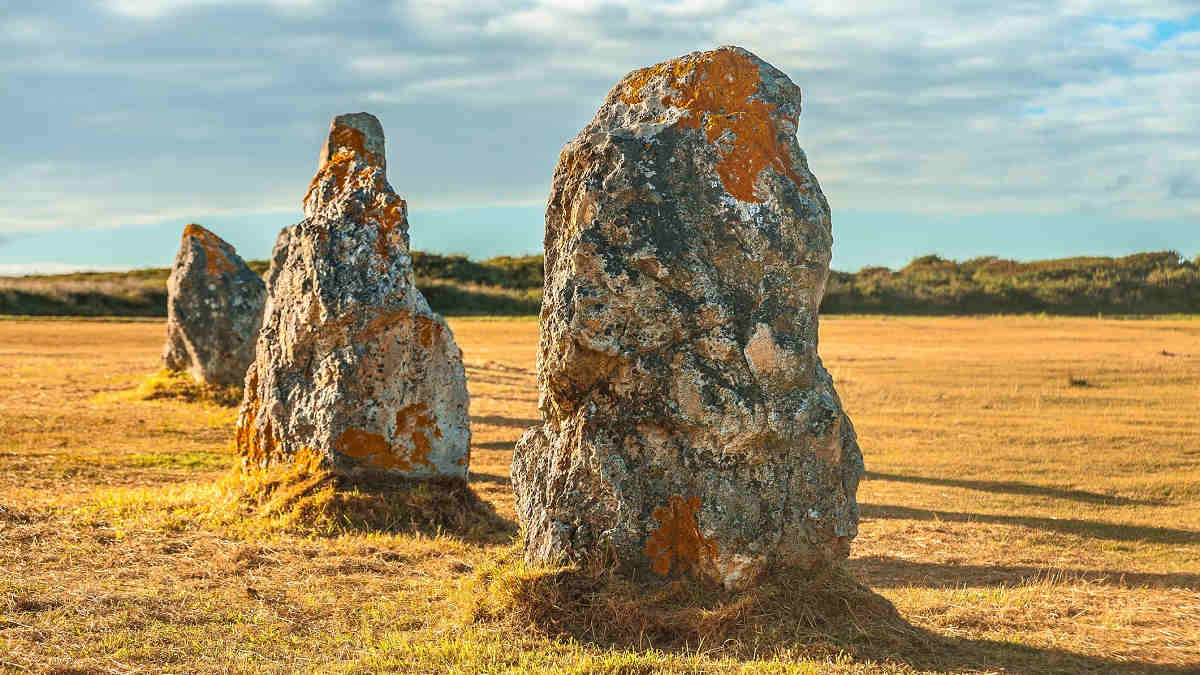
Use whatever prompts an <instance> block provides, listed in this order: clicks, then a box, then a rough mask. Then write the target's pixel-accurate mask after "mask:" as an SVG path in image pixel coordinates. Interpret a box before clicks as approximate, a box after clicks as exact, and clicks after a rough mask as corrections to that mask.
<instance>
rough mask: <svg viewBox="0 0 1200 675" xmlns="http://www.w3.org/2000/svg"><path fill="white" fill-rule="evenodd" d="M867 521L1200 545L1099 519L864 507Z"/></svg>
mask: <svg viewBox="0 0 1200 675" xmlns="http://www.w3.org/2000/svg"><path fill="white" fill-rule="evenodd" d="M862 516H863V518H890V519H899V520H941V521H947V522H956V523H992V524H996V525H1019V526H1023V527H1032V528H1035V529H1039V530H1048V531H1050V532H1061V533H1063V534H1073V535H1077V536H1080V537H1088V538H1091V539H1107V540H1112V541H1150V542H1154V543H1158V544H1196V543H1200V532H1197V531H1195V530H1176V529H1173V528H1169V527H1151V526H1146V525H1122V524H1119V523H1105V522H1100V521H1096V520H1079V519H1076V518H1042V517H1037V516H1002V515H997V514H990V513H964V512H961V511H934V510H930V509H918V508H913V507H911V506H897V505H894V504H863V505H862Z"/></svg>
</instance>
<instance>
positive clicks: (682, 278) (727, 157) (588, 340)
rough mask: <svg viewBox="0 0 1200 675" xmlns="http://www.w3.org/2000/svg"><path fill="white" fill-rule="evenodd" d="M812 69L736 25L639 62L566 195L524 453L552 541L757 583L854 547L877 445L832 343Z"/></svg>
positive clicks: (519, 462) (603, 113)
mask: <svg viewBox="0 0 1200 675" xmlns="http://www.w3.org/2000/svg"><path fill="white" fill-rule="evenodd" d="M799 115H800V90H799V88H798V87H796V85H795V84H793V83H792V82H791V81H790V80H789V79H788V78H787V76H786V75H784V74H783V73H782V72H780V71H779V70H776V69H775V68H774V67H772V66H771V65H770V64H768V63H766V62H764V61H762V60H760V59H759V58H757V57H756V56H754V55H753V54H751V53H750V52H747V51H745V50H743V49H740V48H737V47H722V48H720V49H717V50H715V51H711V52H704V53H700V52H696V53H692V54H688V55H686V56H683V57H680V58H678V59H673V60H671V61H667V62H664V63H661V64H658V65H656V66H652V67H650V68H643V69H641V70H637V71H634V72H632V73H630V74H629V75H627V76H625V78H623V79H622V80H621V81H620V82H619V83H618V84H617V85H616V87H614V88H613V90H612V91H611V92H609V94H608V97H607V99H606V100H605V101H604V104H603V106H602V107H601V108H600V110H599V111H598V112H597V113H596V116H595V117H594V118H593V119H592V121H591V122H590V123H589V124H588V125H587V126H586V127H584V129H583V130H582V131H580V132H579V135H578V136H576V137H575V139H574V140H572V141H570V142H569V143H568V144H567V146H566V147H565V148H564V149H563V151H562V154H561V155H560V156H559V161H558V166H557V168H556V169H555V172H554V179H553V185H552V188H551V193H550V199H549V202H548V203H547V207H546V238H545V254H546V263H545V264H546V286H545V295H544V299H543V301H542V314H541V343H540V348H539V352H538V385H539V388H540V401H539V407H540V408H541V412H542V417H543V424H542V425H541V426H538V427H534V428H532V429H529V430H528V431H526V432H525V434H524V435H523V436H522V437H521V440H520V442H519V443H518V444H517V448H516V452H515V455H514V457H513V466H512V479H513V487H514V490H515V492H516V497H517V513H518V516H519V517H520V518H521V520H522V522H523V524H524V528H525V555H526V558H527V559H528V560H530V561H532V562H539V563H553V562H557V561H561V560H564V559H567V560H572V559H574V560H578V559H581V558H586V557H587V556H589V555H591V554H593V553H598V552H604V553H608V552H611V553H614V554H615V555H616V556H617V558H618V559H619V560H620V561H621V563H622V564H623V565H624V566H625V568H626V569H629V570H643V571H644V572H645V573H651V572H652V573H654V574H658V575H676V574H693V573H695V574H700V575H703V576H706V577H708V578H711V579H714V580H716V581H719V582H721V583H723V584H724V585H725V586H726V587H728V588H744V587H746V585H748V584H751V583H754V582H755V580H757V579H759V578H761V576H762V575H763V574H764V573H765V572H766V571H767V570H768V569H770V568H771V567H772V566H773V565H788V566H810V567H815V566H821V565H824V564H827V563H829V562H831V561H832V560H834V559H837V558H841V557H845V556H846V555H847V553H848V551H849V543H850V540H851V539H852V538H853V537H854V536H855V534H856V532H857V524H858V504H857V502H856V501H855V492H856V490H857V487H858V481H859V478H860V476H861V475H862V472H863V464H862V454H861V452H860V451H859V448H858V443H857V441H856V437H855V434H854V428H853V426H852V425H851V423H850V419H849V418H848V417H847V416H846V414H845V412H843V410H842V405H841V402H840V401H839V400H838V396H837V393H836V392H835V391H834V388H833V380H832V378H831V377H830V375H829V373H828V372H827V371H826V370H825V368H824V367H822V365H821V359H820V357H819V356H818V355H817V309H818V307H819V305H820V302H821V297H822V295H823V293H824V289H825V281H826V278H827V276H828V274H829V260H830V253H831V247H832V243H833V238H832V235H831V230H830V217H829V205H828V203H827V202H826V200H825V197H824V195H823V194H822V193H821V188H820V186H819V185H818V184H817V180H816V178H815V177H814V176H813V175H812V173H811V172H810V171H809V169H808V163H807V161H806V159H805V156H804V153H803V151H801V149H800V147H799V146H798V145H797V143H796V139H795V134H796V124H797V121H798V118H799Z"/></svg>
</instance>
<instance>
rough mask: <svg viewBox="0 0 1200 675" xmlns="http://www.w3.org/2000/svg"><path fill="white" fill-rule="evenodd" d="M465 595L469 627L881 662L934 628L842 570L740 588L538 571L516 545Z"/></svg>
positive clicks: (590, 567) (635, 645) (740, 653)
mask: <svg viewBox="0 0 1200 675" xmlns="http://www.w3.org/2000/svg"><path fill="white" fill-rule="evenodd" d="M456 599H457V601H458V605H459V607H460V610H461V611H462V613H463V616H462V618H463V620H464V621H465V622H466V623H468V624H485V625H486V624H493V625H499V626H500V627H502V628H503V629H505V630H510V631H511V630H515V631H532V632H534V633H536V634H540V635H543V636H545V637H549V638H558V639H573V640H576V641H579V642H580V643H584V644H593V645H596V646H599V647H602V648H613V649H634V650H647V649H653V650H666V651H682V652H687V653H691V652H695V651H697V650H700V651H704V652H705V653H710V654H717V653H719V654H720V655H721V656H726V657H732V658H736V659H745V658H756V659H761V658H768V659H770V658H787V659H814V658H815V659H839V658H844V657H847V656H850V657H853V658H855V659H881V660H887V659H888V658H889V655H894V654H897V653H905V654H912V653H913V652H914V647H915V648H916V651H927V650H928V647H926V644H927V639H926V637H925V636H926V635H927V633H925V632H924V631H922V630H920V629H917V628H915V627H913V626H912V625H910V624H909V623H908V622H907V621H905V620H904V619H903V618H901V616H900V614H899V613H898V612H897V611H896V608H895V607H894V606H893V605H892V603H891V602H889V601H888V600H887V599H885V598H884V597H883V596H880V595H878V594H876V593H874V592H872V591H871V590H870V589H869V588H867V587H866V586H864V585H862V584H861V583H859V582H858V581H857V580H856V579H855V578H854V577H853V576H852V575H851V574H850V573H849V572H848V571H846V570H845V569H843V568H842V567H841V566H835V567H831V568H828V569H825V570H822V571H818V572H810V571H807V570H780V571H778V572H777V573H775V574H774V575H772V576H771V577H770V578H769V579H768V580H767V581H766V582H765V583H763V584H760V585H758V586H755V587H754V588H751V589H748V590H746V591H744V592H740V593H733V592H729V591H726V590H724V589H723V588H721V587H720V586H718V585H715V584H712V583H711V582H706V581H701V580H696V579H690V578H683V579H674V580H669V581H662V580H651V579H646V580H635V579H630V578H629V577H627V576H624V575H622V574H621V573H620V572H619V571H618V569H617V567H616V565H613V564H608V563H603V562H596V563H588V564H584V565H576V566H568V567H532V566H528V565H526V564H525V563H524V562H523V561H522V560H521V557H520V551H519V548H517V547H514V548H512V549H510V550H509V551H508V552H507V553H505V554H504V555H502V556H501V557H500V558H498V559H497V560H496V562H495V563H494V564H492V565H489V566H485V567H481V568H479V569H478V571H477V572H476V575H475V577H474V578H473V579H472V580H469V581H468V582H466V584H465V585H464V586H463V587H462V589H461V590H460V592H459V595H458V597H457V598H456Z"/></svg>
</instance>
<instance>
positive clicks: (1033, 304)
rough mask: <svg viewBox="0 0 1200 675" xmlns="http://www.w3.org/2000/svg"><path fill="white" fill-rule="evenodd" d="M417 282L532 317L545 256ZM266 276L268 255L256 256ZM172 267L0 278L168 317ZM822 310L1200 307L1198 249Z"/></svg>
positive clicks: (443, 261)
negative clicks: (1190, 256)
mask: <svg viewBox="0 0 1200 675" xmlns="http://www.w3.org/2000/svg"><path fill="white" fill-rule="evenodd" d="M412 255H413V267H414V270H415V272H416V276H417V286H418V287H419V288H420V289H421V292H422V293H424V294H425V297H426V298H427V299H428V300H429V304H430V306H432V307H433V309H434V311H436V312H439V313H441V314H444V315H449V316H472V315H508V316H515V315H529V314H537V313H538V310H539V307H540V306H541V300H542V256H540V255H533V256H523V257H518V258H512V257H507V256H504V257H499V258H490V259H488V260H484V261H474V260H470V259H469V258H467V257H466V256H461V255H437V254H432V253H421V252H419V251H416V252H413V254H412ZM249 265H250V267H251V268H252V269H254V271H256V272H258V273H259V274H262V273H264V272H266V267H267V263H266V261H261V260H255V261H250V263H249ZM169 273H170V270H169V269H167V268H153V269H142V270H133V271H130V272H88V273H78V274H55V275H45V276H25V277H0V314H23V315H35V316H56V315H73V316H166V312H167V290H166V281H167V275H168V274H169ZM821 311H822V312H823V313H827V314H909V315H970V314H1036V313H1046V314H1053V315H1066V316H1072V315H1073V316H1087V315H1093V316H1094V315H1096V314H1119V315H1160V314H1200V256H1197V257H1196V259H1195V260H1186V259H1184V258H1182V257H1181V256H1180V255H1179V254H1178V253H1176V252H1175V251H1159V252H1153V253H1137V254H1134V255H1130V256H1125V257H1123V258H1105V257H1080V258H1062V259H1057V260H1040V261H1035V262H1025V263H1023V262H1016V261H1013V260H1003V259H1000V258H996V257H983V258H973V259H971V260H967V261H964V262H957V261H954V260H947V259H945V258H941V257H939V256H936V255H927V256H923V257H920V258H917V259H915V260H913V261H912V262H911V263H909V264H908V265H907V266H906V267H904V268H902V269H899V270H891V269H888V268H886V267H866V268H863V269H862V270H860V271H858V272H837V271H834V272H832V273H831V274H830V277H829V284H828V286H827V288H826V291H825V300H824V302H823V303H822V305H821Z"/></svg>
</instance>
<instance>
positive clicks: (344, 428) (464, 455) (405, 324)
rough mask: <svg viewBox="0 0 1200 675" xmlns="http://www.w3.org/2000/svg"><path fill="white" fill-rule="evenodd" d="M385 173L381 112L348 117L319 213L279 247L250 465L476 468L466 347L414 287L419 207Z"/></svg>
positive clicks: (325, 154)
mask: <svg viewBox="0 0 1200 675" xmlns="http://www.w3.org/2000/svg"><path fill="white" fill-rule="evenodd" d="M385 169H386V165H385V161H384V138H383V128H382V127H381V126H380V124H379V121H378V120H377V119H375V117H373V116H371V115H369V114H366V113H356V114H351V115H340V116H338V117H335V118H334V120H333V123H332V125H331V126H330V130H329V138H328V140H327V141H326V143H325V146H324V147H323V148H322V149H321V155H320V160H319V166H318V169H317V174H316V176H315V177H314V178H313V181H312V185H311V186H310V187H309V190H308V193H307V194H306V195H305V197H304V216H305V218H304V220H302V221H300V222H299V223H297V224H296V225H293V226H292V227H289V228H287V229H285V230H284V231H283V232H281V233H280V235H279V239H278V240H277V242H276V245H275V250H274V251H273V252H272V261H271V269H270V271H269V272H268V274H267V285H268V291H269V297H268V300H267V308H266V312H265V316H264V319H263V327H262V332H261V339H259V341H258V347H257V354H256V358H255V362H254V364H253V365H252V366H251V367H250V370H249V372H247V373H246V393H245V398H244V399H243V401H242V407H241V410H240V411H239V415H238V424H237V446H238V449H239V451H240V452H241V455H242V458H243V463H244V464H245V465H247V466H259V467H265V466H267V465H269V464H272V463H276V462H282V461H306V462H307V461H312V460H314V459H315V460H317V461H320V462H322V463H323V464H325V465H326V466H327V467H328V468H330V469H333V470H335V471H339V472H343V473H353V472H357V471H360V470H362V469H381V470H385V471H390V472H393V473H396V474H398V475H402V476H406V477H425V476H432V475H448V476H459V477H465V476H466V474H467V462H468V459H469V451H470V440H471V432H470V428H469V417H468V399H467V385H466V376H465V371H464V369H463V363H462V352H461V351H460V350H459V349H458V346H457V345H456V344H455V343H454V337H453V335H451V333H450V329H449V327H448V326H447V325H446V322H445V321H443V320H442V318H441V317H440V316H438V315H437V314H434V313H433V312H432V311H431V310H430V309H429V304H428V303H427V302H426V301H425V298H424V297H422V296H421V293H420V292H419V291H418V290H417V288H416V286H415V285H414V284H413V273H412V260H411V258H410V257H409V240H408V218H407V209H406V206H405V203H404V200H402V199H400V197H398V196H397V195H396V193H395V192H394V191H393V190H392V188H391V186H390V185H388V182H387V177H386V174H385Z"/></svg>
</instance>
